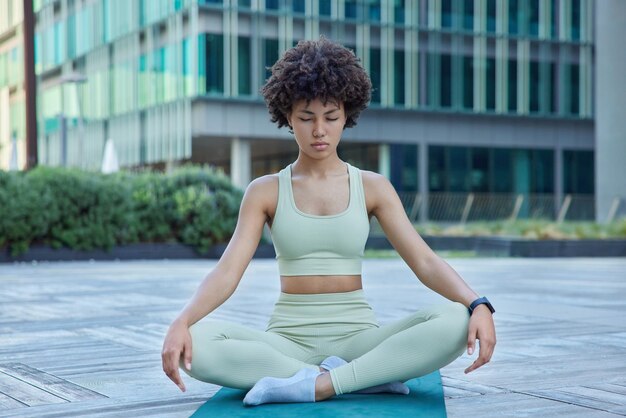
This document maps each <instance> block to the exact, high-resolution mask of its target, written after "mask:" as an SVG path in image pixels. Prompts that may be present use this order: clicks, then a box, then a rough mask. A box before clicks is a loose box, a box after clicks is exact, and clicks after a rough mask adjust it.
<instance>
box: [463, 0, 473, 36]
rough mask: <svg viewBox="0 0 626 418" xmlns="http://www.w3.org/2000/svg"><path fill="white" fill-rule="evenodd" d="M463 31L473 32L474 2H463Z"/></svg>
mask: <svg viewBox="0 0 626 418" xmlns="http://www.w3.org/2000/svg"><path fill="white" fill-rule="evenodd" d="M463 29H465V30H469V31H472V30H474V0H464V2H463Z"/></svg>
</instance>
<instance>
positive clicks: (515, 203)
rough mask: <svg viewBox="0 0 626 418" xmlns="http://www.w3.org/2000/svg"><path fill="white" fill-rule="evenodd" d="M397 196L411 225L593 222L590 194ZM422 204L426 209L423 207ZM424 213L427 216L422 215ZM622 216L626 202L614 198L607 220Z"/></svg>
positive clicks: (592, 202) (409, 194)
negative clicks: (559, 197)
mask: <svg viewBox="0 0 626 418" xmlns="http://www.w3.org/2000/svg"><path fill="white" fill-rule="evenodd" d="M399 196H400V200H401V201H402V204H403V206H404V209H405V211H406V213H407V215H408V217H409V219H410V220H411V221H412V222H414V223H418V222H423V221H428V222H445V223H449V222H454V223H465V222H472V221H502V220H516V219H544V220H551V221H556V222H562V221H583V220H589V221H591V220H595V198H594V196H593V195H582V194H567V195H565V196H564V197H563V199H562V200H561V201H557V200H558V199H557V198H556V196H555V195H553V194H515V193H429V194H428V202H425V200H424V198H423V196H422V195H420V194H419V193H400V194H399ZM425 204H427V208H423V205H425ZM424 211H425V212H426V213H425V215H426V216H424V214H422V212H424ZM420 215H421V216H420ZM623 216H626V202H625V201H624V199H622V198H619V197H616V198H615V200H614V201H613V205H612V206H611V210H610V212H609V219H608V220H609V221H610V220H612V219H618V218H620V217H623Z"/></svg>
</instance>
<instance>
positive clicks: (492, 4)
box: [487, 0, 496, 33]
mask: <svg viewBox="0 0 626 418" xmlns="http://www.w3.org/2000/svg"><path fill="white" fill-rule="evenodd" d="M495 31H496V0H487V32H492V33H493V32H495Z"/></svg>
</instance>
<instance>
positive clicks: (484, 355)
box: [465, 343, 493, 374]
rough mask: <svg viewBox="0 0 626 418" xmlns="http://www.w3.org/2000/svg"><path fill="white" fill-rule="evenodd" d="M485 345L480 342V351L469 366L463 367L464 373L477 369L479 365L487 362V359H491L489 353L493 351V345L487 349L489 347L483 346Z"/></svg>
mask: <svg viewBox="0 0 626 418" xmlns="http://www.w3.org/2000/svg"><path fill="white" fill-rule="evenodd" d="M485 346H487V344H485V345H483V343H481V344H480V353H479V355H478V358H477V359H476V360H475V361H474V362H473V363H472V365H471V366H470V367H468V368H467V369H465V373H466V374H467V373H470V372H472V371H474V370H476V369H478V368H479V367H481V366H484V365H485V364H487V363H489V361H491V354H492V353H493V347H492V348H491V349H489V348H485Z"/></svg>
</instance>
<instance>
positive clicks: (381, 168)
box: [378, 144, 391, 179]
mask: <svg viewBox="0 0 626 418" xmlns="http://www.w3.org/2000/svg"><path fill="white" fill-rule="evenodd" d="M378 172H379V173H380V174H382V175H383V176H385V177H386V178H387V179H390V178H391V151H390V149H389V144H380V145H378Z"/></svg>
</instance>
